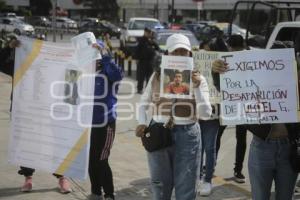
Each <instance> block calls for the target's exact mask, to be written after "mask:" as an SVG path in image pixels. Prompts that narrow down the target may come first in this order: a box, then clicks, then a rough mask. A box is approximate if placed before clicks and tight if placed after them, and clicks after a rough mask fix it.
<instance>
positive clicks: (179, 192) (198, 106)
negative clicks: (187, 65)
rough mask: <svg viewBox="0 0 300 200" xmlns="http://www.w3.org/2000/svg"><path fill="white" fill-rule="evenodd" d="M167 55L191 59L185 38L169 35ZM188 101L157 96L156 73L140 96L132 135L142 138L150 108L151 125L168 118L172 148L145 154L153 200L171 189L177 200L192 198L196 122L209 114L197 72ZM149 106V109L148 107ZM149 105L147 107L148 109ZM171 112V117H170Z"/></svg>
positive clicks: (198, 148)
mask: <svg viewBox="0 0 300 200" xmlns="http://www.w3.org/2000/svg"><path fill="white" fill-rule="evenodd" d="M166 47H167V54H168V55H172V56H186V57H189V56H191V44H190V41H189V39H188V38H187V37H186V36H184V35H182V34H173V35H171V36H170V37H169V38H168V39H167V43H166ZM192 82H193V89H192V91H191V93H192V96H193V98H192V99H176V100H175V101H174V99H168V98H163V97H160V96H159V94H160V90H159V88H160V74H159V73H158V72H155V73H153V75H152V76H151V78H150V81H149V83H148V85H147V87H146V89H145V92H144V94H143V95H142V97H141V101H140V106H139V115H138V121H139V125H138V127H137V128H136V135H137V136H138V137H142V136H143V135H144V130H145V129H146V127H147V121H149V120H147V115H146V112H147V111H149V110H150V109H152V119H153V121H154V122H155V123H164V124H165V123H167V122H168V120H170V118H171V117H170V116H171V115H172V118H173V124H174V126H173V127H172V129H171V135H172V141H173V144H172V146H169V147H166V148H164V149H160V150H157V151H154V152H148V154H147V155H148V164H149V169H150V176H151V185H152V191H153V199H155V200H169V199H171V195H172V190H173V188H174V187H175V196H176V199H178V200H193V199H195V198H196V194H197V190H196V184H197V179H198V177H199V163H200V152H201V132H200V127H199V124H198V123H197V122H198V119H207V118H209V117H210V115H211V111H212V110H211V105H210V103H209V93H208V86H207V82H206V80H205V78H204V77H203V76H202V75H200V74H199V73H198V72H193V73H192ZM151 105H152V106H151ZM150 106H151V107H150ZM171 110H172V114H171Z"/></svg>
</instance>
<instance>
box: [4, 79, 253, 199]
mask: <svg viewBox="0 0 300 200" xmlns="http://www.w3.org/2000/svg"><path fill="white" fill-rule="evenodd" d="M134 84H135V81H133V80H132V79H131V78H125V79H124V81H123V83H121V87H120V97H119V98H120V100H119V102H120V105H121V106H120V107H122V105H123V104H124V103H126V102H130V103H132V104H134V105H135V102H137V101H138V100H139V97H140V95H137V94H133V95H131V96H132V97H129V99H125V98H128V95H129V94H131V90H133V89H134V87H135V85H134ZM130 85H132V86H130ZM10 92H11V79H10V77H8V76H6V75H4V74H0V133H1V137H0V158H1V159H0V177H1V178H0V199H1V200H40V199H43V200H48V199H49V200H53V199H56V200H61V199H78V200H84V199H87V196H88V195H89V193H90V183H89V180H86V181H78V180H73V179H71V184H72V189H73V192H72V193H70V194H67V195H62V194H60V193H59V191H58V188H57V180H56V178H55V177H53V176H52V175H51V174H50V173H48V172H43V171H38V170H37V172H36V173H35V174H34V177H33V181H34V190H33V192H31V193H21V192H20V191H19V189H20V186H21V185H22V183H23V181H24V178H23V177H22V176H20V175H18V174H17V171H18V167H17V166H12V165H10V164H8V163H7V160H8V159H7V155H8V141H9V134H10V132H9V126H10V113H9V105H10V99H9V98H10ZM123 108H124V107H123ZM119 117H120V120H119V121H118V122H117V131H116V138H115V142H114V146H113V149H112V153H111V157H110V163H111V167H112V170H113V174H114V183H115V190H116V198H117V199H120V200H143V199H145V200H146V199H150V197H151V191H150V185H149V173H148V166H147V159H146V152H145V150H144V149H143V147H142V145H141V142H140V140H139V138H136V137H135V135H134V130H135V127H136V124H137V123H136V120H135V116H134V112H132V116H130V115H129V116H128V114H122V113H120V114H119ZM124 117H131V119H128V120H125V119H123V118H124ZM122 119H123V120H122ZM249 135H250V134H249ZM234 138H235V136H234V129H233V128H228V129H227V130H226V133H225V134H224V137H223V138H222V147H221V151H220V154H219V160H218V165H217V169H216V177H215V178H214V185H215V187H214V189H213V193H212V195H211V196H210V197H207V198H201V199H249V198H250V192H249V182H248V181H247V183H245V184H241V185H238V184H236V183H234V182H233V181H232V180H231V176H232V168H233V160H234V146H235V145H234V144H235V139H234ZM245 163H246V162H245ZM245 172H246V170H245ZM198 199H200V197H199V198H198Z"/></svg>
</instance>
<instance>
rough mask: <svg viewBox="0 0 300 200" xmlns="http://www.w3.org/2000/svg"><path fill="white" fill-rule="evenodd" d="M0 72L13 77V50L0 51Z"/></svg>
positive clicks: (4, 49)
mask: <svg viewBox="0 0 300 200" xmlns="http://www.w3.org/2000/svg"><path fill="white" fill-rule="evenodd" d="M0 61H1V64H0V71H1V72H3V73H5V74H7V75H9V76H11V77H12V76H13V74H14V64H15V49H12V48H9V47H5V48H3V49H1V50H0Z"/></svg>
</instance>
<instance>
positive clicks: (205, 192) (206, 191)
mask: <svg viewBox="0 0 300 200" xmlns="http://www.w3.org/2000/svg"><path fill="white" fill-rule="evenodd" d="M211 190H212V184H211V183H208V182H203V183H202V184H201V185H200V196H209V195H210V194H211Z"/></svg>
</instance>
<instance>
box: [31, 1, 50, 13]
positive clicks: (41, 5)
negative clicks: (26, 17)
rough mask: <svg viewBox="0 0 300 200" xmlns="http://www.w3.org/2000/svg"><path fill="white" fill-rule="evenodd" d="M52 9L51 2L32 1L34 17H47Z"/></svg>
mask: <svg viewBox="0 0 300 200" xmlns="http://www.w3.org/2000/svg"><path fill="white" fill-rule="evenodd" d="M51 9H52V3H51V0H30V10H31V13H32V15H40V16H47V15H49V11H50V10H51Z"/></svg>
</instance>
